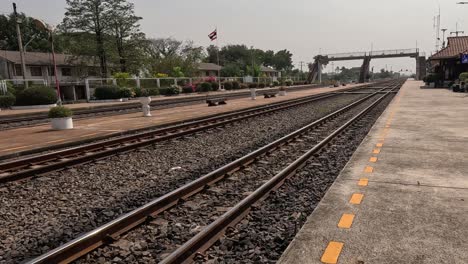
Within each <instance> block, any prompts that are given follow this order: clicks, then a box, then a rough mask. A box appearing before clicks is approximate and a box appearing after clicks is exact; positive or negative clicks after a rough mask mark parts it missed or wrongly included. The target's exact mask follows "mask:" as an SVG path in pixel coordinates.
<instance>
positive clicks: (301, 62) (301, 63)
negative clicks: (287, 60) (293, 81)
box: [299, 61, 305, 80]
mask: <svg viewBox="0 0 468 264" xmlns="http://www.w3.org/2000/svg"><path fill="white" fill-rule="evenodd" d="M304 63H305V62H303V61H300V62H299V64H300V65H301V74H300V76H299V77H300V79H301V80H302V65H304Z"/></svg>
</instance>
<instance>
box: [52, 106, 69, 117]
mask: <svg viewBox="0 0 468 264" xmlns="http://www.w3.org/2000/svg"><path fill="white" fill-rule="evenodd" d="M72 115H73V112H72V110H70V109H68V108H66V107H64V106H56V107H52V108H51V109H50V110H49V118H64V117H70V116H72Z"/></svg>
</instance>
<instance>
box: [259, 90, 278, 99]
mask: <svg viewBox="0 0 468 264" xmlns="http://www.w3.org/2000/svg"><path fill="white" fill-rule="evenodd" d="M277 94H278V90H271V91H265V92H263V96H264V97H265V98H272V97H276V95H277Z"/></svg>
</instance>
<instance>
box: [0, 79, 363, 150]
mask: <svg viewBox="0 0 468 264" xmlns="http://www.w3.org/2000/svg"><path fill="white" fill-rule="evenodd" d="M357 86H361V85H360V84H353V85H347V86H345V87H338V88H311V89H306V90H300V91H295V92H288V94H287V96H278V97H275V98H269V99H264V98H263V96H257V100H255V101H254V100H251V99H250V97H246V98H241V99H232V100H229V101H228V102H227V105H222V106H217V107H208V106H207V104H206V103H203V104H194V105H187V106H177V107H172V108H167V109H157V110H153V111H151V113H152V115H153V116H152V117H143V116H142V113H131V114H122V115H114V116H103V117H90V118H88V119H80V120H74V121H73V123H74V126H75V128H74V129H72V130H67V131H53V130H51V128H50V125H49V124H46V125H37V126H32V127H23V128H15V129H9V130H5V131H0V146H1V148H0V156H5V155H11V154H14V153H18V152H24V151H30V150H35V149H42V148H47V147H49V146H52V145H62V144H70V143H78V142H81V141H86V140H90V139H95V138H100V137H104V136H111V135H118V134H120V133H124V132H127V131H130V130H136V129H145V128H150V127H155V126H163V125H167V124H171V123H177V122H183V121H186V120H190V119H196V118H203V117H207V116H212V115H216V114H222V113H227V112H232V111H238V110H242V109H246V108H250V107H255V106H261V105H266V104H271V103H275V102H280V101H285V100H290V99H295V98H300V97H304V96H309V95H314V94H320V93H325V92H333V91H339V90H341V89H347V88H351V87H357ZM87 105H89V104H87ZM2 112H3V111H2Z"/></svg>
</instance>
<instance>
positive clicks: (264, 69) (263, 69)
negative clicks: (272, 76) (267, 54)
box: [260, 65, 277, 72]
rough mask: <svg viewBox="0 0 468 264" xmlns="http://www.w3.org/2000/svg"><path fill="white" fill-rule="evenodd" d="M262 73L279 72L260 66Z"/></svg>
mask: <svg viewBox="0 0 468 264" xmlns="http://www.w3.org/2000/svg"><path fill="white" fill-rule="evenodd" d="M260 71H261V72H277V70H275V69H272V68H270V67H266V66H263V65H262V66H260Z"/></svg>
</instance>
